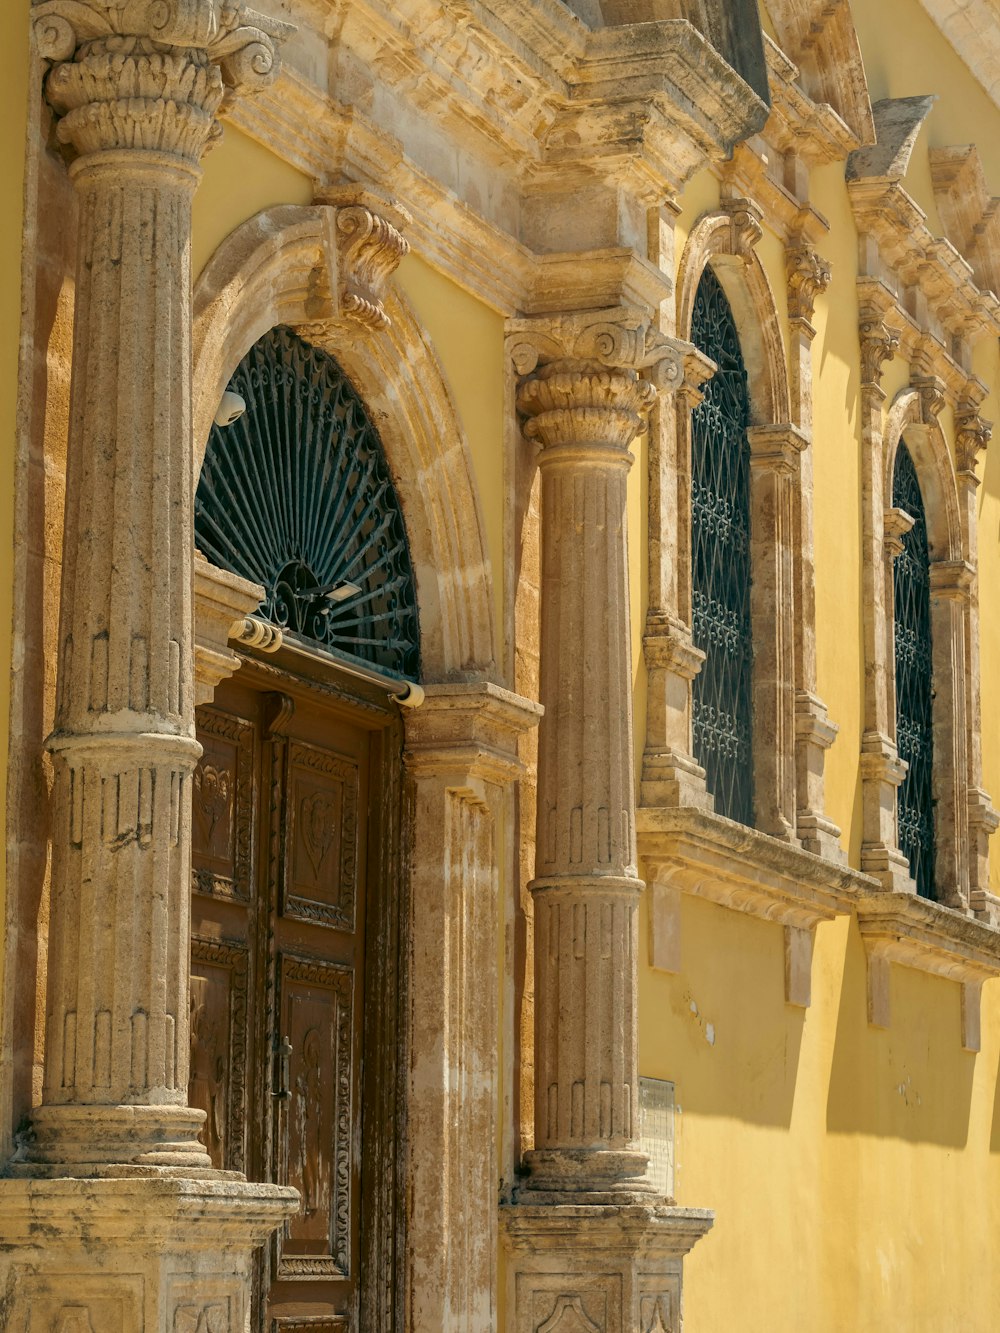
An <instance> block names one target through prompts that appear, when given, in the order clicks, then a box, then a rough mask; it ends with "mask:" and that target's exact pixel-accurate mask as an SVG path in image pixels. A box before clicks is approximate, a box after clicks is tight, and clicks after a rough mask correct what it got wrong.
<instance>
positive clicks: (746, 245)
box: [720, 199, 764, 263]
mask: <svg viewBox="0 0 1000 1333" xmlns="http://www.w3.org/2000/svg"><path fill="white" fill-rule="evenodd" d="M720 207H721V209H722V211H723V213H725V214H726V215H727V217H728V218H729V241H728V245H726V246H725V247H723V249H724V252H725V253H727V254H731V255H735V256H736V257H737V258H738V259H742V260H743V262H744V263H748V262H749V260H750V257H751V255H752V254H753V249H754V246H755V245H756V244H757V242H758V241H759V240H760V238H761V237H762V236H763V235H764V228H763V227H762V225H761V220H762V218H763V216H764V214H763V210H762V209H761V208H760V206H759V205H758V204H755V203H754V201H753V200H752V199H723V200H722V203H721V205H720Z"/></svg>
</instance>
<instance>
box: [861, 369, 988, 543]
mask: <svg viewBox="0 0 1000 1333" xmlns="http://www.w3.org/2000/svg"><path fill="white" fill-rule="evenodd" d="M902 440H905V442H906V447H907V448H908V449H909V451H910V455H911V457H912V458H913V463H914V466H915V467H916V469H917V476H918V478H919V480H920V492H921V495H922V496H923V501H924V509H925V512H926V516H927V541H928V545H929V547H930V556H931V561H932V562H938V561H941V560H963V559H964V560H967V559H969V554H968V552H966V551H964V550H963V540H962V524H961V512H960V508H959V498H958V484H957V481H956V477H955V468H954V465H953V463H952V459H951V453H950V452H949V449H948V444H947V441H946V440H945V436H944V431H943V430H942V429H941V423H940V422H939V421H938V419H937V416H936V415H935V414H934V413H933V412H929V411H927V410H926V408H925V406H924V403H923V400H922V395H921V391H920V389H919V388H915V387H910V388H907V389H901V390H900V391H899V393H897V394H896V396H895V398H894V399H893V401H892V405H891V406H890V408H889V411H888V413H887V415H886V428H885V454H884V460H883V467H884V472H883V482H882V484H883V491H882V493H883V495H885V497H886V501H887V504H888V503H889V502H890V498H891V496H892V479H893V475H894V472H895V467H896V454H897V452H898V450H899V445H900V441H902Z"/></svg>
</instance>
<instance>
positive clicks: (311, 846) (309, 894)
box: [281, 741, 359, 930]
mask: <svg viewBox="0 0 1000 1333" xmlns="http://www.w3.org/2000/svg"><path fill="white" fill-rule="evenodd" d="M358 786H359V775H358V768H357V765H356V764H355V763H353V762H352V761H351V760H350V759H348V758H346V757H345V756H341V755H334V754H331V753H330V752H329V751H327V750H321V749H318V748H317V747H315V746H312V745H304V744H303V743H302V742H301V741H293V742H291V744H290V745H289V747H288V771H287V781H286V784H285V818H284V834H285V847H284V878H283V883H282V905H281V910H282V915H283V916H286V917H297V918H299V919H300V920H305V921H310V922H313V923H314V924H316V925H324V926H333V927H335V928H336V929H338V930H353V929H354V926H355V903H356V899H357V873H358Z"/></svg>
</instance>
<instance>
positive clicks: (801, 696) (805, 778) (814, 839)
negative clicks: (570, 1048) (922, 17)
mask: <svg viewBox="0 0 1000 1333" xmlns="http://www.w3.org/2000/svg"><path fill="white" fill-rule="evenodd" d="M803 212H805V210H803ZM813 218H814V215H812V214H811V213H810V214H808V217H807V219H806V221H812V219H813ZM813 226H815V222H813ZM785 272H786V277H787V281H788V323H789V333H790V338H791V348H790V356H789V372H790V373H789V396H790V399H791V408H792V420H793V421H794V422H796V424H797V425H798V428H799V430H800V431H801V432H802V435H803V437H804V440H805V446H804V448H803V449H802V450H801V451H800V454H799V474H798V486H797V488H796V493H795V496H794V498H793V504H794V521H793V538H792V542H793V547H794V550H795V551H796V552H797V561H796V567H797V574H798V579H797V583H796V589H795V593H796V601H797V606H798V608H799V610H798V614H797V616H796V622H797V623H796V626H795V655H796V663H795V682H796V693H795V768H796V773H795V783H796V799H797V810H796V817H795V828H796V832H797V834H798V837H799V840H800V841H801V843H802V846H803V847H804V848H805V849H806V851H810V852H815V853H816V855H817V856H826V857H828V858H830V859H831V860H833V861H838V862H843V861H844V860H845V859H846V857H845V853H844V851H843V849H842V847H841V846H840V829H839V828H838V827H837V826H836V824H834V823H833V821H832V820H831V819H829V818H828V816H827V814H826V790H825V789H826V784H825V776H824V770H825V765H826V751H827V750H828V749H829V748H830V746H831V745H832V744H833V742H834V740H835V739H836V736H837V732H838V730H839V728H838V727H837V725H836V723H834V722H832V721H831V720H830V718H829V717H828V716H827V711H826V705H825V704H824V702H823V700H822V699H821V698H820V697H819V695H818V693H817V687H816V573H815V535H814V520H813V513H814V507H815V503H816V497H815V487H814V484H813V474H814V469H813V452H812V429H813V387H812V384H813V372H812V344H813V339H814V338H815V336H816V330H815V328H814V326H813V315H814V312H815V307H816V299H817V297H819V296H821V295H822V294H823V293H824V292H825V291H826V289H827V287H828V286H829V285H830V276H831V270H830V265H829V263H828V262H827V261H826V260H825V259H824V258H823V257H822V255H820V254H819V252H818V251H817V250H816V249H815V247H814V246H813V245H812V244H811V242H810V240H809V239H808V236H807V234H806V227H805V224H804V225H803V227H802V228H800V229H799V230H798V231H796V232H795V233H794V234H793V235H792V237H791V239H790V241H789V244H788V246H787V247H786V250H785Z"/></svg>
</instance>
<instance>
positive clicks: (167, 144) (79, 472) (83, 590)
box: [33, 4, 273, 1167]
mask: <svg viewBox="0 0 1000 1333" xmlns="http://www.w3.org/2000/svg"><path fill="white" fill-rule="evenodd" d="M63 8H64V9H65V14H66V15H68V18H67V17H64V16H63V15H62V14H61V13H60V12H59V9H60V7H59V6H58V5H56V6H52V5H49V6H47V7H46V11H45V14H44V17H43V18H40V19H39V22H38V28H37V31H38V33H39V39H40V46H41V49H42V53H43V54H45V55H48V56H49V58H50V59H53V60H56V61H58V62H60V63H56V64H55V65H54V68H53V69H52V70H51V71H50V73H49V75H48V78H47V81H46V94H47V97H48V100H49V102H50V103H51V105H52V106H53V108H54V110H55V111H56V112H57V114H58V115H59V116H60V119H59V122H58V135H59V138H60V139H61V140H62V141H63V142H65V143H67V144H70V145H71V146H72V147H73V148H74V149H75V150H76V154H77V156H76V158H75V160H74V161H73V162H72V164H71V166H70V175H71V177H72V180H73V184H74V186H75V188H76V191H77V194H78V198H79V217H80V222H79V238H78V251H77V252H78V259H77V272H76V305H75V325H74V344H73V384H72V397H71V415H70V427H69V443H68V460H67V486H66V491H67V510H66V520H65V532H64V543H63V577H62V593H61V597H62V601H61V619H60V631H59V639H60V658H59V670H58V680H57V703H56V725H55V730H54V732H53V735H52V737H51V738H50V749H51V751H52V755H53V760H54V768H55V773H54V793H53V800H54V820H53V876H52V912H51V928H50V947H49V991H48V1015H47V1028H46V1047H45V1076H44V1089H43V1105H42V1106H41V1108H39V1110H38V1111H37V1113H36V1115H35V1121H34V1131H35V1138H34V1149H33V1156H34V1158H35V1160H37V1161H39V1162H43V1163H45V1162H47V1163H52V1164H55V1163H60V1164H65V1165H67V1166H70V1167H71V1166H72V1165H73V1164H80V1163H105V1164H109V1163H119V1164H122V1163H130V1162H131V1163H142V1164H143V1165H147V1164H150V1163H153V1164H159V1165H174V1166H204V1167H207V1166H209V1160H208V1157H207V1154H206V1153H205V1151H204V1149H203V1148H202V1147H201V1145H200V1144H199V1143H198V1142H197V1134H198V1129H199V1127H200V1123H201V1120H202V1119H203V1115H202V1113H201V1112H198V1111H193V1110H190V1109H189V1108H188V1107H187V1082H188V1058H189V1036H188V970H189V957H188V946H189V931H190V910H189V895H190V887H189V886H190V854H191V847H190V808H191V796H190V783H191V774H192V771H193V769H194V766H195V763H196V762H197V759H198V756H199V754H200V747H199V745H198V743H197V741H196V740H195V735H194V696H193V679H192V676H193V648H192V632H193V625H192V619H193V617H192V554H193V523H192V503H193V496H192V476H191V456H192V450H191V273H190V232H191V200H192V196H193V193H194V189H195V186H196V185H197V182H198V178H199V174H200V173H199V161H200V158H201V155H202V153H203V151H204V149H205V146H206V144H207V143H208V142H209V140H210V139H211V138H212V137H213V136H214V135H216V134H217V133H218V127H217V124H216V113H217V111H218V109H219V105H220V103H221V101H222V98H223V93H224V91H225V89H224V81H223V71H222V70H221V69H220V68H219V65H218V64H217V63H215V60H216V59H217V58H218V57H217V56H214V55H213V52H212V51H211V50H210V49H208V48H209V47H210V46H211V43H212V42H213V41H217V40H218V39H219V38H220V37H221V38H223V39H225V40H226V43H227V45H226V48H225V49H226V51H227V52H228V54H229V56H230V57H232V58H233V59H234V60H236V62H237V64H238V62H239V60H240V59H241V58H243V57H246V55H247V49H248V45H249V48H250V52H251V58H255V59H257V61H258V66H261V62H263V64H264V65H267V68H268V69H270V67H271V65H273V48H272V47H271V46H270V43H269V41H268V39H267V38H266V36H265V34H264V33H263V32H261V31H260V30H259V29H254V30H253V31H252V32H250V33H249V34H248V33H247V32H246V31H245V30H234V29H233V28H232V26H230V28H229V29H228V30H227V29H226V24H227V23H229V24H230V25H232V24H234V23H236V22H238V19H239V15H238V13H237V11H236V10H233V11H232V13H229V12H228V11H227V12H226V13H224V14H222V15H216V14H215V13H214V10H213V8H212V6H211V5H203V6H201V7H200V8H199V7H198V6H196V5H195V6H192V5H188V4H183V5H177V6H174V7H172V6H171V5H160V6H159V7H156V6H151V7H148V12H147V13H146V14H145V15H144V16H143V15H141V14H140V12H139V11H140V10H141V8H142V6H139V7H137V8H135V7H134V8H135V13H133V15H132V18H133V19H135V18H136V17H137V16H138V17H140V18H144V20H145V21H147V22H148V23H149V24H150V25H151V27H150V29H149V31H155V32H156V36H157V40H155V41H154V40H152V39H151V38H150V37H147V36H144V35H141V34H136V33H121V32H117V33H110V34H108V31H107V30H108V20H107V18H106V16H104V15H101V14H98V15H97V16H96V18H94V19H92V18H91V17H90V15H91V13H92V11H91V10H90V9H88V7H87V6H86V5H76V6H68V7H63ZM210 20H211V21H210ZM102 24H103V28H102V26H101V25H102ZM233 53H236V55H235V56H234V54H233ZM258 72H259V70H258ZM227 74H228V76H229V82H230V83H231V84H232V83H234V82H237V78H236V75H237V74H238V70H236V69H235V68H234V67H232V66H230V67H229V68H228V69H227ZM261 81H262V82H263V81H264V80H263V79H262V80H261Z"/></svg>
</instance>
